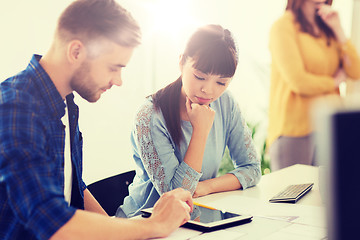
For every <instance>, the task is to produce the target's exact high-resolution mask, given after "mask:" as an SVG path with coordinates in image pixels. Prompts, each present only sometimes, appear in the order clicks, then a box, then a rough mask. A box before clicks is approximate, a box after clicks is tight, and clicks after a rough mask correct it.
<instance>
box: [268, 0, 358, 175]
mask: <svg viewBox="0 0 360 240" xmlns="http://www.w3.org/2000/svg"><path fill="white" fill-rule="evenodd" d="M331 4H332V0H327V1H326V0H288V3H287V7H286V12H285V14H284V15H283V16H282V17H280V19H278V20H277V21H276V22H275V23H274V24H273V26H272V28H271V32H270V43H269V47H270V52H271V56H272V66H271V85H270V105H269V129H268V139H267V146H270V149H269V153H270V158H271V168H272V170H278V169H281V168H284V167H287V166H290V165H293V164H297V163H301V164H314V155H315V154H314V151H315V146H314V145H313V143H312V141H311V138H312V131H313V129H312V128H311V119H310V108H311V104H312V103H313V101H314V100H315V99H316V98H318V97H321V96H324V95H327V94H339V84H340V83H341V82H343V81H345V80H346V78H348V77H349V78H352V79H359V78H360V59H359V56H358V55H357V53H356V50H355V48H354V46H353V45H352V43H351V42H350V41H349V40H348V39H346V37H345V34H344V31H343V28H342V26H341V24H340V19H339V15H338V12H337V11H335V10H334V9H333V8H332V7H331Z"/></svg>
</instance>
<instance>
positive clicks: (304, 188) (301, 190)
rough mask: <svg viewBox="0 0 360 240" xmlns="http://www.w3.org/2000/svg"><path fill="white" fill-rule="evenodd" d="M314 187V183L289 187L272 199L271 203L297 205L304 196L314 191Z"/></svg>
mask: <svg viewBox="0 0 360 240" xmlns="http://www.w3.org/2000/svg"><path fill="white" fill-rule="evenodd" d="M313 185H314V183H306V184H295V185H289V186H287V187H286V188H285V189H284V190H282V191H281V192H279V193H278V194H276V195H275V196H274V197H272V198H271V199H270V200H269V202H286V203H296V202H297V201H298V200H299V199H300V198H301V197H302V196H304V195H305V194H306V193H308V192H309V191H310V190H311V189H312V187H313Z"/></svg>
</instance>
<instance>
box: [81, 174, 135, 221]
mask: <svg viewBox="0 0 360 240" xmlns="http://www.w3.org/2000/svg"><path fill="white" fill-rule="evenodd" d="M134 177H135V170H131V171H128V172H125V173H121V174H118V175H115V176H112V177H108V178H105V179H102V180H99V181H97V182H94V183H92V184H89V185H88V186H87V187H88V189H89V191H90V192H91V194H92V195H93V196H94V197H95V198H96V200H97V201H98V202H99V203H100V205H101V206H102V207H103V209H104V210H105V211H106V213H107V214H108V215H109V216H114V215H115V213H116V210H117V209H118V207H119V206H120V205H122V204H123V202H124V198H125V197H126V196H127V195H129V190H128V187H129V185H130V184H131V183H132V182H133V180H134Z"/></svg>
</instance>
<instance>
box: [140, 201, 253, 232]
mask: <svg viewBox="0 0 360 240" xmlns="http://www.w3.org/2000/svg"><path fill="white" fill-rule="evenodd" d="M141 212H142V216H143V217H150V215H151V212H152V208H147V209H143V210H142V211H141ZM251 221H252V216H251V215H241V214H238V213H232V212H227V211H221V210H217V209H213V208H210V207H204V206H196V205H194V210H193V212H192V213H191V214H190V220H189V221H188V222H187V223H185V224H184V225H183V226H182V227H186V228H190V229H194V230H198V231H202V232H211V231H215V230H219V229H224V228H228V227H233V226H237V225H241V224H245V223H249V222H251Z"/></svg>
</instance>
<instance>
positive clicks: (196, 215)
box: [190, 205, 241, 223]
mask: <svg viewBox="0 0 360 240" xmlns="http://www.w3.org/2000/svg"><path fill="white" fill-rule="evenodd" d="M239 216H241V215H239V214H235V213H230V212H223V211H221V210H213V209H209V208H205V207H200V206H195V205H194V210H193V212H192V213H191V215H190V218H191V220H193V221H195V222H201V223H211V222H217V221H221V220H225V219H229V218H233V217H239Z"/></svg>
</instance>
